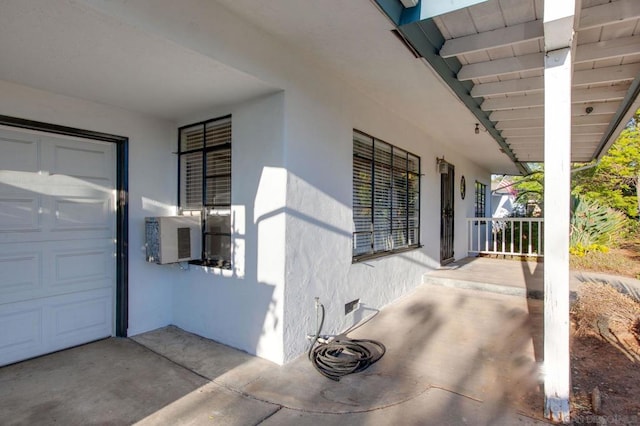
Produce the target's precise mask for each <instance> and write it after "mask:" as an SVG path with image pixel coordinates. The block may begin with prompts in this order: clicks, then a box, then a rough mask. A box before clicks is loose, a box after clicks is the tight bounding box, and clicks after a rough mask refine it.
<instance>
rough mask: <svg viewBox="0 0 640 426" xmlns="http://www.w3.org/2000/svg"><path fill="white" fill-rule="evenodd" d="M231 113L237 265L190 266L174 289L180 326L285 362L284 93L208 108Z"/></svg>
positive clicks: (210, 114)
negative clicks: (217, 107) (227, 268)
mask: <svg viewBox="0 0 640 426" xmlns="http://www.w3.org/2000/svg"><path fill="white" fill-rule="evenodd" d="M226 114H232V145H231V150H232V151H231V162H232V165H231V169H232V182H231V191H232V195H231V200H232V228H233V236H232V245H233V247H234V248H233V270H231V271H224V270H220V269H216V268H201V267H197V266H191V267H190V269H189V271H185V272H184V273H183V274H182V276H181V277H180V280H179V281H177V282H176V283H175V284H174V288H173V320H174V324H176V325H177V326H179V327H181V328H184V329H186V330H189V331H192V332H194V333H197V334H199V335H201V336H205V337H209V338H212V339H215V340H218V341H221V342H223V343H226V344H229V345H231V346H234V347H237V348H239V349H242V350H245V351H247V352H249V353H252V354H257V355H259V356H261V357H263V358H266V359H269V360H272V361H274V362H278V363H280V362H282V352H283V349H282V348H283V346H282V333H283V328H284V325H285V324H284V321H283V319H282V312H283V306H284V297H283V295H284V288H285V280H284V264H285V263H284V262H285V251H284V244H285V199H286V183H287V182H286V179H287V175H286V171H285V170H284V168H283V160H284V144H283V131H284V129H283V126H284V94H283V93H282V92H279V93H276V94H273V95H270V96H266V97H262V98H260V99H256V100H252V101H249V102H245V103H243V104H240V105H233V106H230V107H229V108H227V109H222V110H216V111H209V112H206V113H204V114H198V115H197V116H194V117H190V118H188V119H185V121H184V123H180V124H181V125H183V124H189V123H193V122H198V121H201V120H204V119H206V118H215V117H217V116H222V115H226Z"/></svg>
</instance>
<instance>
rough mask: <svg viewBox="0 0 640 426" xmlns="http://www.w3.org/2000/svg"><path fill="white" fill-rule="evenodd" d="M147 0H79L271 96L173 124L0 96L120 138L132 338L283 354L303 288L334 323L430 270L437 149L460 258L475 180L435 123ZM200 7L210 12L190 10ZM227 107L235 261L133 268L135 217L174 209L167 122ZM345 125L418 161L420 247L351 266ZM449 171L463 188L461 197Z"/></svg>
mask: <svg viewBox="0 0 640 426" xmlns="http://www.w3.org/2000/svg"><path fill="white" fill-rule="evenodd" d="M157 1H159V2H161V3H162V7H158V8H155V7H154V4H155V3H154V4H152V3H151V2H136V3H135V4H132V3H131V2H124V1H120V2H98V1H96V2H92V3H94V4H95V5H96V7H97V8H100V9H102V10H103V11H105V12H107V13H109V14H112V15H114V16H116V17H118V18H119V19H122V20H123V21H126V22H129V23H130V24H132V25H135V26H136V27H140V28H142V29H144V30H146V31H150V32H153V33H158V34H161V35H162V36H163V37H166V38H168V39H170V40H172V41H174V42H176V43H179V44H181V45H183V46H185V47H187V48H189V49H192V50H193V51H196V52H199V53H200V54H204V55H208V56H210V57H212V58H215V59H216V60H219V61H220V62H222V63H224V64H225V65H228V66H230V67H233V68H235V69H238V70H241V71H242V72H245V73H247V74H250V75H252V76H255V77H257V78H258V79H260V80H262V81H264V82H266V83H268V84H269V85H270V86H272V87H280V88H282V89H283V92H279V93H277V94H274V95H271V96H267V97H264V98H260V99H255V100H252V101H250V102H245V103H242V104H239V105H229V106H228V107H227V108H218V109H216V110H213V111H200V112H198V113H197V114H191V113H189V114H186V115H185V117H182V118H181V119H180V120H178V122H177V123H169V122H165V121H160V120H154V119H151V118H148V117H144V116H140V115H138V114H132V113H128V112H125V111H122V110H117V109H114V108H109V107H105V106H102V105H96V104H91V103H87V102H84V101H80V100H76V99H70V98H64V97H59V96H56V95H51V94H43V93H41V92H37V91H32V90H31V89H26V88H19V89H17V90H16V91H15V92H16V93H14V95H13V96H12V97H11V96H10V97H9V98H7V97H5V96H3V97H1V98H0V107H1V108H0V113H4V114H7V115H18V116H23V117H25V118H30V119H34V120H41V121H47V122H54V123H56V124H63V125H71V126H75V127H82V128H88V129H91V130H97V131H103V132H110V133H116V134H121V135H125V136H128V137H130V138H131V147H130V153H131V155H130V157H131V158H130V168H131V171H130V186H131V194H130V195H131V207H130V208H131V211H130V217H131V224H130V229H131V231H130V233H131V237H130V238H131V240H130V247H131V249H130V251H131V262H130V268H131V269H130V280H131V284H130V285H131V304H130V312H131V324H130V332H131V333H132V334H136V333H139V332H142V331H146V330H149V329H152V328H156V327H160V326H163V325H166V324H168V323H174V324H176V325H178V326H180V327H183V328H185V329H187V330H189V331H192V332H195V333H198V334H200V335H203V336H205V337H210V338H213V339H216V340H219V341H221V342H223V343H227V344H230V345H233V346H236V347H238V348H241V349H244V350H246V351H248V352H250V353H253V354H258V355H259V356H262V357H264V358H267V359H270V360H272V361H275V362H278V363H282V362H286V361H289V360H291V359H292V358H293V357H295V356H297V355H299V354H300V353H302V352H303V351H304V350H305V348H306V345H307V341H306V340H305V335H306V334H307V333H311V332H312V331H313V328H314V327H315V315H314V310H313V299H314V297H315V296H317V297H319V298H320V300H321V302H322V303H323V304H325V306H326V307H327V321H326V325H325V329H324V332H325V333H335V332H339V331H341V330H344V329H346V328H347V327H349V326H350V325H352V324H353V323H355V322H357V321H358V320H359V319H362V318H364V317H366V316H368V315H370V314H371V313H372V312H374V311H375V310H376V309H379V308H381V307H382V306H384V305H386V304H388V303H390V302H391V301H393V300H394V299H396V298H398V297H400V296H402V295H404V294H406V293H407V292H409V291H410V290H411V289H413V288H415V287H416V286H417V285H419V284H420V282H421V276H422V275H423V274H424V273H425V272H427V271H429V270H430V269H432V268H434V267H437V266H438V264H439V244H440V235H439V233H440V175H439V174H438V173H437V171H436V167H435V166H436V157H442V156H445V157H446V159H447V161H449V162H451V163H452V164H454V165H455V167H456V192H455V197H456V216H455V227H456V228H455V253H456V257H457V258H461V257H464V256H466V233H465V231H466V221H465V218H466V217H467V216H470V215H472V212H473V191H472V190H473V182H474V181H475V179H479V180H482V181H485V182H486V181H488V178H489V177H488V173H486V172H485V171H483V170H481V169H480V168H478V167H477V166H475V165H474V164H473V162H472V161H470V160H468V159H465V158H464V157H463V156H462V155H459V154H456V153H455V152H453V151H452V150H451V149H449V147H448V142H449V141H448V140H447V138H448V135H447V131H446V129H443V128H439V127H434V128H433V129H424V126H417V125H415V124H412V123H410V122H408V121H407V120H405V119H404V118H403V117H402V116H400V115H398V114H396V113H395V112H394V111H393V110H391V109H390V108H389V107H387V106H385V105H383V104H381V103H378V102H377V101H375V100H373V99H371V98H370V97H369V96H368V95H367V94H366V93H363V92H362V91H359V90H357V89H355V88H354V86H353V85H352V84H350V83H348V82H346V81H344V80H343V79H342V78H341V76H340V75H338V74H336V73H335V72H333V71H332V70H331V69H328V68H327V67H326V66H325V65H324V64H321V63H317V62H314V59H313V58H312V57H311V56H310V55H309V54H308V53H305V52H299V51H293V50H291V49H290V47H289V46H287V45H286V44H285V43H284V42H283V41H281V40H278V39H275V38H274V37H272V36H269V35H268V34H265V33H263V32H261V31H260V30H258V29H257V28H255V27H254V26H252V25H250V24H247V23H246V22H243V21H242V20H240V19H239V18H238V17H237V16H235V15H234V14H233V13H230V12H228V11H226V10H225V9H224V8H222V7H221V6H219V5H217V4H216V3H215V2H205V3H203V2H195V3H193V4H191V1H190V0H184V1H183V2H171V1H168V0H157ZM190 4H191V6H190ZM200 8H211V10H207V13H202V14H201V15H198V13H197V12H198V10H201V9H200ZM203 19H206V21H204V20H203ZM7 87H11V85H8V86H7ZM3 88H4V86H3ZM450 96H451V94H450V93H449V92H448V91H447V90H444V89H442V87H439V88H438V90H435V88H434V95H433V102H443V103H444V102H451V98H450ZM460 110H461V111H465V110H464V107H462V106H461V107H460ZM229 113H231V114H232V115H233V145H232V170H233V171H232V173H233V176H232V191H233V193H232V204H233V214H234V230H233V232H234V238H233V244H234V269H233V270H232V271H229V272H225V271H220V270H218V269H205V268H200V267H194V266H191V267H190V268H189V270H187V271H183V270H180V269H179V268H177V267H171V266H162V267H161V266H158V265H149V264H146V263H145V262H144V253H143V251H142V246H143V241H142V239H143V226H142V223H143V218H144V216H147V215H158V214H170V213H173V211H174V208H175V203H176V159H175V156H174V155H172V154H171V153H172V152H174V151H175V143H176V142H175V141H176V129H177V126H178V125H182V124H187V123H191V122H195V121H199V120H203V119H209V118H213V117H216V116H221V115H225V114H229ZM353 129H359V130H362V131H364V132H367V133H369V134H371V135H373V136H375V137H377V138H380V139H382V140H385V141H387V142H389V143H391V144H394V145H396V146H399V147H400V148H403V149H406V150H408V151H411V152H413V153H414V154H416V155H418V156H420V157H421V159H422V173H423V176H422V179H421V185H422V191H421V243H422V244H423V247H422V248H420V249H417V250H413V251H409V252H405V253H402V254H398V255H393V256H388V257H385V258H380V259H377V260H373V261H368V262H362V263H358V264H352V261H351V254H352V252H351V232H352V230H353V224H352V213H351V205H352V149H353V146H352V132H353ZM472 130H473V129H470V135H471V134H472V133H471V132H472ZM462 175H465V178H466V180H467V187H468V191H467V197H466V199H465V200H464V201H462V200H461V198H460V195H459V179H460V176H462ZM356 298H360V300H361V302H362V305H361V307H360V309H359V310H357V311H356V312H354V313H351V314H349V315H346V316H345V315H344V304H345V303H346V302H348V301H351V300H353V299H356Z"/></svg>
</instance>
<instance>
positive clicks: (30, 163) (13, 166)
mask: <svg viewBox="0 0 640 426" xmlns="http://www.w3.org/2000/svg"><path fill="white" fill-rule="evenodd" d="M0 144H2V146H3V148H2V156H0V170H12V171H20V172H34V173H35V172H38V171H39V170H40V166H39V158H40V156H39V144H38V138H37V137H36V136H34V135H30V134H27V133H20V132H14V131H10V130H3V129H0Z"/></svg>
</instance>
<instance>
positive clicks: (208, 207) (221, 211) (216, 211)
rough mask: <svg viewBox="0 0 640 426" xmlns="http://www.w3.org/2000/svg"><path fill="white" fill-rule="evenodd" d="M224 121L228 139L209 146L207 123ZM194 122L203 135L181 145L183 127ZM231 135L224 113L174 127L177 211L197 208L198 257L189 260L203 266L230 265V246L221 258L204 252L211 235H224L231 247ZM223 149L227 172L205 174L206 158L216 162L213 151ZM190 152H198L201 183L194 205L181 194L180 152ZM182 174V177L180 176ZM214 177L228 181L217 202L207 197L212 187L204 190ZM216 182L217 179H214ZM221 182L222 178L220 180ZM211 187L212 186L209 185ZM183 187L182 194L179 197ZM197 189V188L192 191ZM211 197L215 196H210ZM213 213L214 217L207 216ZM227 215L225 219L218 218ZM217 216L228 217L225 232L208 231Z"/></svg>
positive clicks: (181, 168)
mask: <svg viewBox="0 0 640 426" xmlns="http://www.w3.org/2000/svg"><path fill="white" fill-rule="evenodd" d="M225 122H228V124H229V136H228V140H227V141H225V142H223V143H220V144H215V145H212V146H207V127H208V126H211V125H215V124H216V123H219V124H224V123H225ZM198 126H202V128H203V136H202V147H199V148H192V149H183V140H182V136H183V133H184V131H185V130H188V129H192V128H196V127H198ZM232 135H233V122H232V116H231V114H228V115H224V116H221V117H215V118H211V119H207V120H203V121H199V122H196V123H190V124H187V125H184V126H180V127H179V128H178V151H177V157H178V197H177V199H178V209H179V212H180V214H183V213H184V212H197V213H198V214H199V216H200V221H201V259H200V260H193V261H190V262H189V263H192V264H197V265H203V266H213V267H218V268H221V269H231V266H232V264H231V260H232V259H231V257H232V253H231V249H230V250H229V259H228V260H224V259H220V258H217V257H211V256H209V255H208V254H209V253H208V247H209V246H208V243H211V244H213V239H214V238H218V239H221V238H228V240H229V247H230V248H231V246H232V244H231V240H232V235H231V228H232V224H231V206H232V178H233V170H232V137H233V136H232ZM216 152H217V153H224V154H223V156H222V157H221V158H223V168H228V173H227V172H225V173H218V174H215V175H214V174H209V173H208V171H207V164H208V163H210V162H218V161H219V159H218V158H215V153H216ZM191 154H200V156H201V161H202V163H201V165H200V167H201V169H200V178H199V182H200V185H201V188H200V202H199V204H198V205H197V206H194V205H193V204H187V200H185V199H183V198H187V195H186V194H188V193H190V191H189V190H188V189H187V188H186V185H187V178H186V176H183V164H182V163H183V156H186V155H191ZM185 161H186V160H185ZM183 178H184V180H183ZM216 179H221V180H226V181H227V185H228V195H225V194H224V193H226V192H227V191H223V192H224V193H223V196H224V197H225V198H226V199H228V202H223V203H217V202H209V199H208V197H209V196H210V195H211V194H210V193H211V192H212V193H214V194H215V192H216V191H215V189H214V190H213V191H211V188H210V189H209V191H208V183H211V182H216ZM218 183H219V181H218ZM223 184H225V182H223ZM212 188H214V187H212ZM183 191H184V194H185V197H183ZM196 193H197V191H196ZM214 199H215V197H214ZM212 217H215V218H216V219H215V220H212V219H209V218H212ZM225 217H228V219H222V218H225ZM220 220H228V222H229V225H228V226H229V230H228V232H216V233H212V232H209V231H208V228H209V226H208V223H209V221H210V222H211V223H212V224H214V225H215V224H216V223H218V222H220Z"/></svg>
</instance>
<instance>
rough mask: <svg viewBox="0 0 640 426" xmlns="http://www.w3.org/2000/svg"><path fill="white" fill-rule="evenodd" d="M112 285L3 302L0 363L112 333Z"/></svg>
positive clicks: (0, 306)
mask: <svg viewBox="0 0 640 426" xmlns="http://www.w3.org/2000/svg"><path fill="white" fill-rule="evenodd" d="M112 329H113V295H112V289H107V288H105V289H98V290H90V291H82V292H78V293H73V294H65V295H61V296H54V297H48V298H43V299H38V300H29V301H24V302H19V303H12V304H4V305H0V366H2V365H6V364H10V363H13V362H16V361H21V360H23V359H26V358H31V357H34V356H38V355H43V354H46V353H49V352H53V351H57V350H60V349H64V348H68V347H70V346H75V345H80V344H83V343H86V342H89V341H92V340H97V339H101V338H104V337H109V336H111V334H112Z"/></svg>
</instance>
